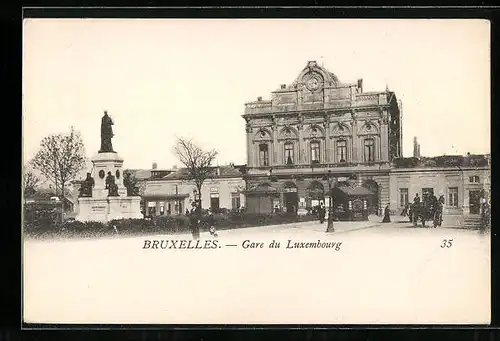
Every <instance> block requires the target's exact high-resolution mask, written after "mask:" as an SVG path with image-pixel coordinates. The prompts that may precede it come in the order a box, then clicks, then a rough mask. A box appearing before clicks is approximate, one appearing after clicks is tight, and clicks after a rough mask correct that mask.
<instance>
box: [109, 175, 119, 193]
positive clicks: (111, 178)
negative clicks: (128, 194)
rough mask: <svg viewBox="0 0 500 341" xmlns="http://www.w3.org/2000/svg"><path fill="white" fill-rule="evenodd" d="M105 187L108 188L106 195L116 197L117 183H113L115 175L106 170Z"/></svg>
mask: <svg viewBox="0 0 500 341" xmlns="http://www.w3.org/2000/svg"><path fill="white" fill-rule="evenodd" d="M106 189H107V190H108V197H117V196H119V195H118V185H117V184H116V183H115V177H114V176H113V175H111V172H108V176H107V177H106Z"/></svg>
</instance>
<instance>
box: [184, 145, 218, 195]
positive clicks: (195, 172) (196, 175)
mask: <svg viewBox="0 0 500 341" xmlns="http://www.w3.org/2000/svg"><path fill="white" fill-rule="evenodd" d="M174 152H175V154H176V155H177V157H178V158H179V161H181V162H182V163H183V164H184V166H185V167H186V170H187V174H186V177H187V179H186V180H188V181H189V180H190V181H193V182H194V184H195V186H196V190H197V191H198V196H199V197H198V199H199V201H200V205H201V187H202V185H203V183H204V182H205V180H207V179H211V178H212V177H213V176H214V168H213V166H212V162H213V161H214V160H215V157H216V156H217V154H218V153H217V151H216V150H213V149H212V150H203V149H202V148H201V147H199V146H198V145H197V144H196V143H195V142H193V141H192V140H188V139H185V138H177V143H176V146H175V148H174Z"/></svg>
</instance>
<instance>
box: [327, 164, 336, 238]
mask: <svg viewBox="0 0 500 341" xmlns="http://www.w3.org/2000/svg"><path fill="white" fill-rule="evenodd" d="M325 178H326V180H327V181H328V195H329V196H330V200H329V203H328V222H327V227H326V232H335V229H334V228H333V197H332V183H333V178H332V171H331V170H328V174H327V175H326V176H325Z"/></svg>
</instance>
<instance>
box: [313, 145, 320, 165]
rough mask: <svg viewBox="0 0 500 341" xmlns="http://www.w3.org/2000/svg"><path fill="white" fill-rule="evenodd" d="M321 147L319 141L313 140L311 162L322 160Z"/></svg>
mask: <svg viewBox="0 0 500 341" xmlns="http://www.w3.org/2000/svg"><path fill="white" fill-rule="evenodd" d="M320 160H321V159H320V147H319V142H318V141H313V142H311V162H312V163H319V162H320Z"/></svg>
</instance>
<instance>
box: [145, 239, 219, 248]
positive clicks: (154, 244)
mask: <svg viewBox="0 0 500 341" xmlns="http://www.w3.org/2000/svg"><path fill="white" fill-rule="evenodd" d="M218 247H219V244H218V241H217V240H205V241H201V240H169V239H162V240H158V239H154V240H149V239H146V240H145V241H144V246H143V247H142V248H143V249H217V248H218Z"/></svg>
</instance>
